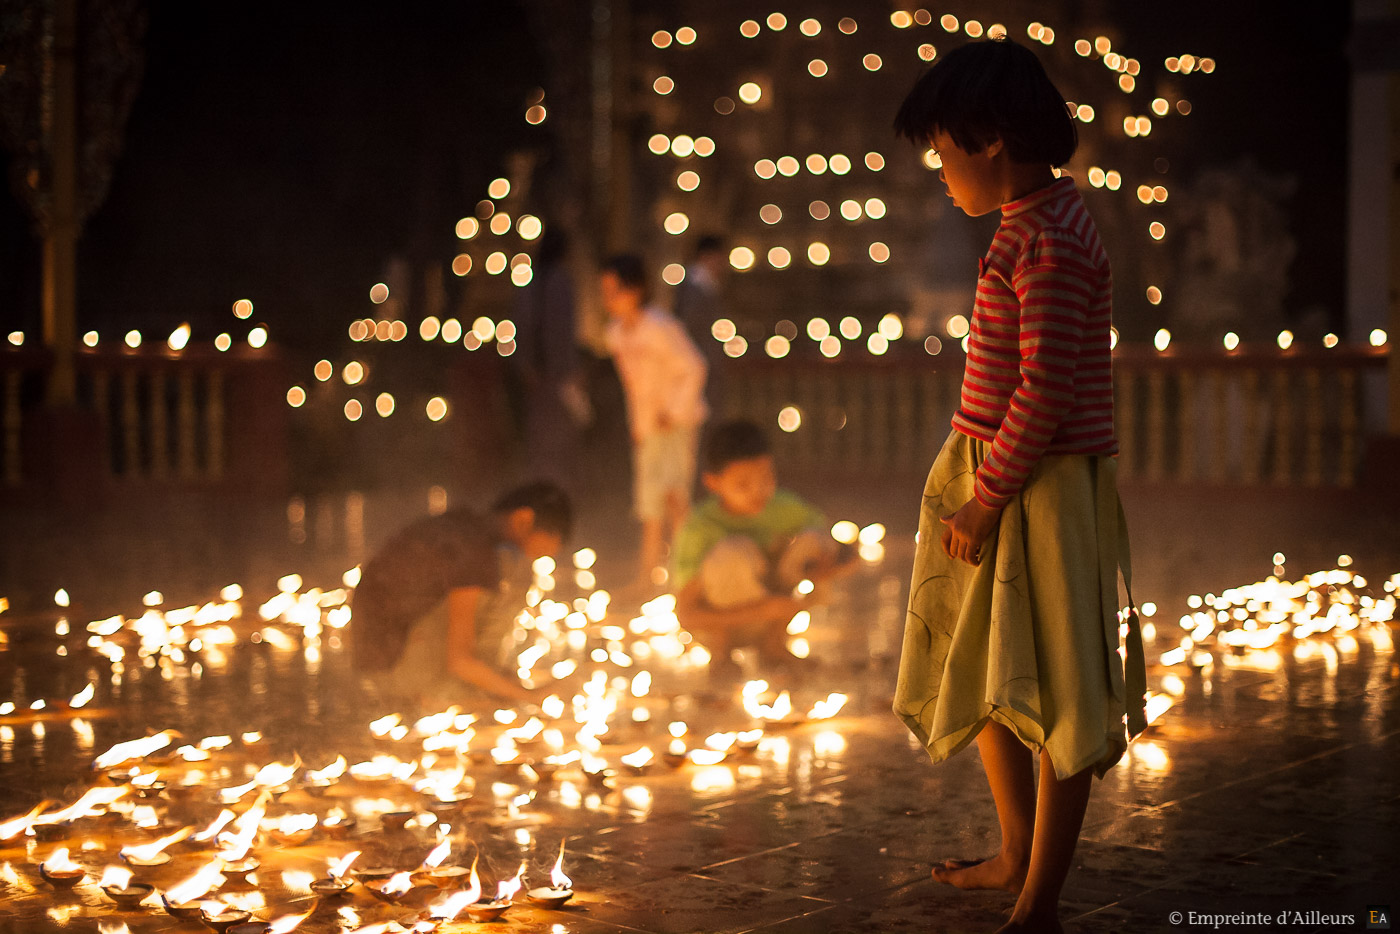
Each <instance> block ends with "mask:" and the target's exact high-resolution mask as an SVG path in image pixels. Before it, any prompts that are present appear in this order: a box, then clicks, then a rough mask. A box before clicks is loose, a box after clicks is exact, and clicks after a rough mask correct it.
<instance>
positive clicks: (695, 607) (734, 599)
mask: <svg viewBox="0 0 1400 934" xmlns="http://www.w3.org/2000/svg"><path fill="white" fill-rule="evenodd" d="M702 469H703V472H702V478H701V479H702V481H703V483H704V485H705V488H706V489H707V490H709V492H710V494H711V495H710V497H709V498H707V499H706V500H705V501H703V502H702V503H700V504H699V505H698V506H696V507H695V508H694V509H692V510H691V512H690V515H689V516H688V517H687V518H686V521H685V523H684V524H683V525H682V526H681V528H680V530H679V531H678V532H677V533H676V539H675V541H674V542H673V543H672V549H671V565H672V568H671V581H672V584H673V585H674V586H675V588H676V615H677V617H678V618H679V619H680V622H681V625H683V626H685V627H686V628H687V629H689V630H691V631H692V632H694V633H696V634H697V635H699V636H700V637H701V638H702V639H703V640H704V641H705V644H706V646H707V647H708V648H709V649H710V650H711V652H712V653H714V655H715V657H716V658H718V659H727V658H728V657H729V652H730V650H731V649H733V648H734V647H736V646H741V645H758V646H759V648H760V650H761V651H763V652H764V653H765V654H766V653H780V652H782V651H783V650H784V648H785V641H786V635H787V624H788V623H789V622H790V621H791V620H792V617H793V616H794V615H795V614H796V613H797V612H798V611H799V610H801V609H803V608H804V607H805V606H807V605H808V604H809V603H810V602H811V596H810V593H809V594H807V595H799V594H797V593H796V591H795V588H796V586H797V585H798V583H799V582H801V581H803V580H808V581H811V582H812V583H813V585H815V584H817V583H819V582H820V581H822V580H826V579H828V578H830V577H831V576H832V575H833V574H835V573H836V572H837V571H839V570H841V569H842V562H841V561H840V557H841V554H840V551H841V549H840V546H839V545H838V544H837V542H836V541H835V540H834V539H833V538H832V537H831V534H830V532H829V531H828V527H827V522H826V517H825V516H823V515H822V513H821V512H820V511H819V510H818V509H817V508H816V507H814V506H812V505H811V504H809V503H807V502H806V501H804V500H803V499H802V498H801V497H799V496H797V495H796V494H795V493H792V492H789V491H788V490H780V489H778V487H777V477H776V475H775V472H774V469H773V455H772V452H771V450H770V449H769V447H768V439H767V437H765V436H764V433H763V429H761V428H759V427H758V426H757V425H755V424H753V423H752V422H747V421H730V422H724V423H722V424H720V425H718V426H716V427H715V428H713V429H712V430H711V431H710V432H709V434H708V436H707V437H706V439H705V446H704V453H703V468H702Z"/></svg>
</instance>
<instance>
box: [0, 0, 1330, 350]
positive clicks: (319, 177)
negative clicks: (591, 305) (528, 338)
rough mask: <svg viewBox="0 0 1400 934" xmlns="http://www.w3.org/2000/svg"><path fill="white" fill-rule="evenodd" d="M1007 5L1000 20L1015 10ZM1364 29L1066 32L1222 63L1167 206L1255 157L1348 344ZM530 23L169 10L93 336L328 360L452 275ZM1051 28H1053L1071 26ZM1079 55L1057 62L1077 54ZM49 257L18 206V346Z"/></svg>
mask: <svg viewBox="0 0 1400 934" xmlns="http://www.w3.org/2000/svg"><path fill="white" fill-rule="evenodd" d="M544 6H547V5H543V4H542V5H541V8H543V7H544ZM985 6H986V8H987V10H988V13H989V18H990V14H991V13H994V12H995V5H994V4H986V5H985ZM930 9H931V11H932V12H934V14H935V16H936V15H938V14H939V13H940V10H939V9H937V8H936V7H930ZM1349 9H1350V5H1349V4H1346V3H1329V4H1326V5H1324V6H1308V5H1304V4H1302V3H1282V4H1270V5H1268V6H1266V7H1265V6H1255V5H1250V4H1231V3H1219V2H1206V0H1176V2H1171V3H1127V2H1122V3H1098V4H1095V3H1085V4H1075V5H1068V4H1066V5H1063V16H1064V18H1065V19H1066V20H1069V19H1072V18H1075V17H1076V16H1078V17H1080V18H1082V19H1083V21H1092V20H1095V19H1097V20H1100V21H1108V22H1113V23H1117V24H1120V31H1121V35H1120V37H1119V38H1118V39H1117V41H1115V48H1117V49H1119V50H1121V51H1122V52H1123V53H1124V54H1129V55H1132V56H1134V57H1136V58H1138V59H1140V60H1142V61H1143V62H1145V63H1146V62H1151V63H1154V64H1157V65H1159V63H1160V62H1161V60H1162V59H1164V58H1165V57H1166V56H1168V55H1179V54H1182V53H1186V52H1190V53H1192V54H1195V55H1198V56H1211V57H1214V58H1216V59H1217V61H1218V68H1217V71H1216V73H1215V75H1213V76H1210V78H1208V79H1205V80H1204V81H1203V82H1202V83H1201V84H1200V85H1198V87H1199V88H1200V92H1199V93H1196V92H1195V91H1194V90H1193V92H1192V96H1193V103H1194V104H1195V110H1194V113H1193V115H1192V117H1191V118H1190V119H1189V120H1188V121H1185V122H1183V123H1180V124H1178V125H1179V126H1180V127H1182V128H1185V129H1184V131H1183V132H1184V133H1186V134H1189V135H1183V134H1182V133H1177V132H1176V126H1175V125H1174V126H1173V127H1172V132H1171V134H1162V138H1161V139H1160V141H1154V143H1155V145H1156V146H1157V148H1158V149H1160V151H1161V152H1162V153H1163V154H1164V155H1167V156H1168V157H1169V158H1170V161H1171V178H1170V179H1168V183H1170V182H1171V180H1172V179H1175V180H1177V181H1180V180H1183V179H1185V180H1189V179H1190V178H1191V177H1192V175H1193V173H1196V172H1198V171H1200V170H1201V169H1204V168H1207V167H1210V166H1212V165H1225V164H1231V163H1235V162H1238V160H1240V159H1241V158H1245V157H1250V158H1253V159H1254V160H1256V161H1257V162H1258V164H1259V165H1260V166H1261V167H1262V168H1264V169H1265V170H1267V171H1270V172H1274V173H1287V174H1292V175H1294V176H1296V178H1297V187H1296V191H1295V194H1294V195H1293V197H1292V199H1291V202H1290V204H1289V205H1288V207H1289V209H1290V216H1291V218H1292V221H1291V228H1292V231H1291V232H1292V234H1293V237H1294V239H1295V240H1296V242H1297V244H1298V253H1297V258H1296V260H1295V262H1294V264H1293V268H1292V269H1291V270H1289V271H1288V275H1289V281H1290V292H1289V293H1288V296H1287V298H1286V299H1285V306H1286V313H1287V314H1289V315H1298V314H1301V313H1302V312H1303V311H1304V310H1306V309H1308V308H1310V307H1312V308H1315V309H1316V308H1319V307H1320V308H1321V309H1322V311H1323V313H1324V314H1325V315H1326V317H1327V319H1328V321H1329V323H1330V324H1331V325H1332V326H1334V327H1341V326H1342V323H1343V322H1342V314H1343V310H1344V308H1345V291H1344V287H1345V209H1346V135H1347V122H1346V121H1347V93H1348V74H1347V68H1348V62H1347V56H1346V46H1347V39H1348V34H1349V31H1350V15H1349ZM799 10H800V8H794V10H792V11H790V12H792V13H796V12H799ZM1319 11H1321V12H1319ZM527 12H528V11H527V10H526V9H525V7H524V4H522V3H516V2H495V0H493V2H489V3H487V2H425V3H384V2H377V3H368V2H349V3H340V4H336V5H334V6H330V5H327V4H323V3H307V4H302V3H295V4H288V3H272V2H252V3H239V4H204V3H188V2H172V0H154V2H152V3H151V4H150V5H149V14H150V15H149V27H148V31H147V35H146V40H145V48H146V66H145V75H144V78H143V81H142V85H141V89H140V93H139V96H138V98H137V100H136V104H135V106H134V109H133V112H132V115H131V119H130V123H129V125H128V127H127V134H126V136H127V139H126V149H125V152H124V153H123V155H122V156H121V157H120V159H119V161H118V163H117V165H116V167H115V169H114V172H113V178H112V184H111V191H110V195H109V197H108V199H107V200H106V202H105V203H104V204H103V205H102V206H101V207H100V208H99V209H98V211H97V212H96V214H95V215H94V216H93V217H92V218H91V220H90V221H89V222H88V224H87V227H86V229H85V232H84V236H83V239H82V241H81V247H80V257H79V263H80V265H79V293H78V294H79V309H80V310H79V327H80V330H87V329H90V328H95V329H97V330H99V331H100V332H102V333H103V335H104V338H110V337H111V336H114V334H115V333H116V332H118V331H120V330H125V329H127V328H131V327H137V328H142V329H143V330H149V331H150V332H151V333H152V334H157V335H163V334H165V333H168V331H169V330H172V329H173V328H174V327H175V325H177V324H179V323H180V322H181V321H190V322H192V323H193V324H194V325H195V328H196V339H201V335H202V338H203V339H208V337H209V336H211V331H216V330H224V329H227V328H229V327H230V326H231V325H233V324H235V323H236V322H234V321H233V319H232V318H231V316H230V314H229V308H230V305H231V304H232V302H233V301H234V300H236V299H238V298H243V297H248V298H252V299H253V300H254V301H255V304H256V309H257V310H256V314H255V321H263V322H266V323H268V324H269V325H270V326H271V329H272V333H273V336H274V340H276V341H278V342H280V343H282V344H284V345H287V346H291V347H303V348H306V347H317V346H321V345H323V344H324V342H326V341H327V340H330V339H332V338H338V337H341V336H343V333H344V327H345V324H346V323H347V322H348V321H349V320H350V319H351V318H353V317H355V316H356V315H358V314H361V313H366V309H367V307H368V306H367V303H366V302H365V295H366V290H367V288H368V286H369V285H371V284H372V283H373V282H375V281H379V280H380V279H382V278H383V274H384V270H385V266H386V263H387V261H388V259H389V258H390V257H391V256H403V257H406V258H408V259H409V260H410V261H411V262H412V263H413V264H414V265H415V266H417V265H420V264H422V263H432V262H441V263H443V264H446V263H447V262H448V261H449V260H450V258H451V252H452V250H453V247H454V242H453V238H452V237H451V236H450V230H451V225H452V224H453V223H454V222H455V220H456V219H457V218H458V217H460V216H462V215H463V214H466V213H469V212H470V210H471V206H472V205H473V204H475V201H476V199H477V198H479V197H480V195H481V192H482V191H483V189H484V187H485V185H486V183H487V181H489V179H491V178H493V177H495V176H497V175H499V174H502V173H503V171H504V166H503V165H502V161H501V160H502V157H503V155H504V153H506V152H507V151H509V150H510V149H512V148H516V147H519V146H521V145H524V144H526V143H527V141H528V140H530V139H531V138H530V137H529V134H530V133H531V132H535V133H536V135H535V137H533V142H534V143H535V144H538V143H539V131H538V130H536V128H531V127H529V126H528V125H526V124H525V123H524V121H523V119H522V114H523V112H524V107H525V100H526V98H527V96H528V95H529V94H530V92H531V91H532V89H534V88H535V87H538V86H540V85H542V84H544V83H546V79H545V77H544V76H545V75H546V74H547V72H548V69H547V67H546V66H547V63H546V62H544V61H543V60H542V56H541V53H540V51H539V48H540V47H541V43H538V42H537V41H536V38H535V37H534V36H532V35H531V23H532V20H531V18H530V17H529V16H527ZM535 12H536V16H535V17H534V19H533V22H534V23H535V24H540V23H544V24H546V28H547V24H548V23H549V22H550V19H549V18H548V17H547V16H543V15H539V14H540V10H539V9H536V11H535ZM649 12H652V11H651V10H650V8H649ZM856 12H862V11H860V10H858V11H856ZM864 15H867V16H868V15H870V14H869V12H865V13H864ZM1044 15H1045V19H1046V20H1047V21H1050V22H1054V21H1055V20H1054V19H1052V17H1053V16H1054V15H1055V14H1054V12H1053V7H1052V5H1050V4H1047V5H1046V11H1045V14H1044ZM1069 32H1070V31H1069V30H1066V29H1061V31H1060V39H1059V40H1058V41H1059V42H1061V43H1064V42H1072V41H1073V35H1070V34H1067V33H1069ZM577 41H578V42H580V43H586V42H587V37H585V36H579V37H578V38H577ZM556 47H557V46H556ZM549 126H550V125H549V124H546V125H545V127H544V128H543V129H544V130H548V129H549ZM4 158H5V159H6V161H7V162H8V157H4ZM7 177H8V175H7ZM39 258H40V252H39V247H38V244H37V242H36V241H34V240H33V239H32V237H31V235H30V231H29V221H28V219H27V217H25V215H24V213H23V211H22V209H21V208H20V207H19V206H18V204H17V203H16V202H15V200H14V199H13V196H12V195H11V194H10V192H9V190H8V188H7V189H6V190H5V191H4V192H3V193H0V319H3V321H4V327H5V328H6V330H10V329H15V328H19V329H23V330H25V331H27V332H29V333H31V334H37V333H38V330H39V299H40V296H39V284H38V283H39V278H38V276H39ZM453 278H454V277H451V276H448V277H447V279H448V280H449V282H448V284H449V287H453V288H456V287H460V284H458V283H453V282H452V281H451V280H452V279H453ZM250 323H251V322H250Z"/></svg>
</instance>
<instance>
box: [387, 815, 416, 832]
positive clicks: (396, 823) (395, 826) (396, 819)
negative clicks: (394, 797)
mask: <svg viewBox="0 0 1400 934" xmlns="http://www.w3.org/2000/svg"><path fill="white" fill-rule="evenodd" d="M414 816H415V812H414V811H385V812H384V813H383V814H380V815H379V823H380V824H381V825H382V826H383V828H384V829H385V830H403V829H404V828H405V827H407V826H408V822H409V821H411V820H413V818H414Z"/></svg>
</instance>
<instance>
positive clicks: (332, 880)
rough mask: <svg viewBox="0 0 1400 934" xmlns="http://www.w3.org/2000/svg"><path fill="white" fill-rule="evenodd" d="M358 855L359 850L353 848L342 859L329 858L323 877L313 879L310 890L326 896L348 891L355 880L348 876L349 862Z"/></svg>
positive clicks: (342, 893) (353, 860)
mask: <svg viewBox="0 0 1400 934" xmlns="http://www.w3.org/2000/svg"><path fill="white" fill-rule="evenodd" d="M359 856H360V851H359V850H355V851H354V852H352V853H347V854H346V855H345V856H344V857H343V858H342V859H335V860H331V861H330V863H329V865H328V866H327V868H326V876H325V878H323V879H316V880H313V881H312V883H311V891H312V892H314V893H315V894H317V895H321V896H324V897H327V898H329V897H332V896H336V895H344V894H345V893H346V892H348V891H350V886H352V885H354V884H355V880H354V879H352V878H351V877H350V864H351V863H353V862H355V860H356V859H358V858H359Z"/></svg>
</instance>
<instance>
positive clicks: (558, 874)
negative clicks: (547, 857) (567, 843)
mask: <svg viewBox="0 0 1400 934" xmlns="http://www.w3.org/2000/svg"><path fill="white" fill-rule="evenodd" d="M549 882H550V885H553V886H554V887H555V888H556V889H572V888H573V887H574V880H572V879H570V878H569V877H568V876H566V875H564V841H563V840H560V841H559V858H558V859H556V860H555V861H554V868H553V869H551V870H550V872H549Z"/></svg>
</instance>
